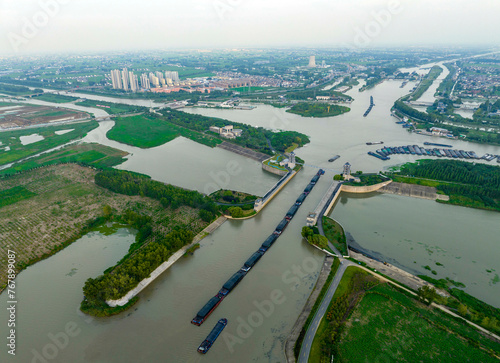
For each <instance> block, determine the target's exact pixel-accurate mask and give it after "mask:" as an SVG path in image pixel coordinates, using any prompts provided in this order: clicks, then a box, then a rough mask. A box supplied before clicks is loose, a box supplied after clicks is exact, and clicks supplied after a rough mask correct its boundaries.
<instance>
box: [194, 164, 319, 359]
mask: <svg viewBox="0 0 500 363" xmlns="http://www.w3.org/2000/svg"><path fill="white" fill-rule="evenodd" d="M323 174H325V171H324V170H323V169H320V170H319V171H318V172H317V174H316V175H315V176H314V177H313V178H312V179H311V181H310V182H309V184H308V185H307V187H306V188H305V189H304V192H303V193H302V194H301V195H300V196H299V197H298V198H297V200H296V201H295V203H294V204H293V205H292V206H291V207H290V209H289V210H288V212H287V213H286V215H285V218H284V219H283V220H282V221H281V222H280V223H279V224H278V225H277V226H276V228H275V230H274V231H273V233H272V234H271V235H270V236H269V237H267V238H266V240H265V241H264V243H262V245H261V246H260V248H259V250H258V251H256V252H254V253H253V254H252V255H251V256H250V258H248V260H246V262H245V263H244V264H243V266H242V267H241V268H240V269H239V270H238V271H237V272H236V273H235V274H234V275H233V276H231V278H230V279H229V280H227V281H226V283H225V284H224V285H223V286H222V288H221V289H220V290H219V292H218V293H217V295H215V296H214V297H212V298H211V299H210V300H209V301H208V302H207V303H206V304H205V306H203V307H202V308H201V310H200V311H198V313H197V314H196V316H195V317H194V318H193V320H191V324H194V325H197V326H200V325H201V324H203V322H204V321H205V320H206V319H207V318H208V317H209V316H210V314H212V312H213V311H214V310H215V309H216V308H217V306H219V304H220V303H221V302H222V300H224V298H226V296H227V295H229V293H231V291H233V290H234V288H235V287H236V286H237V285H238V284H239V283H240V282H241V280H243V278H244V277H245V276H246V275H247V273H248V272H249V271H250V270H251V269H252V268H253V267H254V266H255V265H256V264H257V262H259V260H260V259H261V258H262V256H263V255H264V254H265V253H266V252H267V250H269V248H271V246H272V245H273V244H274V243H275V242H276V240H277V239H278V238H279V237H280V235H281V234H282V233H283V231H284V230H285V228H286V227H287V226H288V224H289V223H290V221H291V220H292V219H293V217H294V216H295V214H296V213H297V211H298V210H299V208H300V206H301V205H302V203H303V202H304V200H305V199H306V198H307V195H308V194H309V193H310V192H311V190H312V189H313V188H314V186H315V185H316V182H317V181H318V180H319V178H320V177H321V175H323ZM222 320H225V319H222ZM219 322H221V320H219ZM226 322H227V321H226ZM216 327H217V326H216ZM214 330H215V328H214ZM214 330H212V333H213V332H214ZM221 331H222V329H221ZM212 333H210V334H209V336H208V337H207V339H206V340H205V341H204V342H203V343H202V345H200V348H198V351H199V352H200V353H206V352H207V351H208V349H210V346H211V343H210V341H211V342H212V343H213V341H215V339H217V336H218V334H217V336H215V338H214V337H213V336H212ZM219 334H220V332H219ZM209 337H211V338H212V339H211V340H209V339H208V338H209ZM205 342H207V343H205ZM204 344H205V345H204ZM202 347H203V350H201V351H200V349H201V348H202ZM207 347H208V348H207Z"/></svg>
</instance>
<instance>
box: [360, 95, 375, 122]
mask: <svg viewBox="0 0 500 363" xmlns="http://www.w3.org/2000/svg"><path fill="white" fill-rule="evenodd" d="M373 106H375V104H374V103H373V96H370V106H369V107H368V110H366V112H365V114H364V115H363V117H366V116H368V114H369V113H370V112H371V110H372V108H373Z"/></svg>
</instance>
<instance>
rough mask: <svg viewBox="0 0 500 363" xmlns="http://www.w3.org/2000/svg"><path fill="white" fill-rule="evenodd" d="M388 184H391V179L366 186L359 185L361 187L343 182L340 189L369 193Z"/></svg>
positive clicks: (348, 191) (349, 191) (347, 191)
mask: <svg viewBox="0 0 500 363" xmlns="http://www.w3.org/2000/svg"><path fill="white" fill-rule="evenodd" d="M390 184H392V180H388V181H386V182H383V183H378V184H375V185H367V186H361V187H357V186H353V185H345V184H343V185H342V191H343V192H346V193H371V192H376V191H379V190H381V189H383V188H385V187H386V186H388V185H390Z"/></svg>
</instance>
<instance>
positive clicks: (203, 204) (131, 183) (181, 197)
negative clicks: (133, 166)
mask: <svg viewBox="0 0 500 363" xmlns="http://www.w3.org/2000/svg"><path fill="white" fill-rule="evenodd" d="M95 183H96V184H97V185H99V186H101V187H103V188H106V189H109V190H111V191H112V192H115V193H120V194H125V195H141V196H146V197H150V198H152V199H156V200H158V201H160V203H161V204H162V205H163V206H164V207H165V208H166V207H171V208H172V209H177V208H179V207H180V206H183V205H185V206H188V207H192V208H198V209H200V217H201V218H202V219H203V220H204V221H205V222H210V221H212V220H213V219H214V218H215V216H216V215H217V213H218V207H217V205H216V204H215V203H214V202H213V201H212V199H211V198H209V197H206V196H204V195H203V194H201V193H199V192H197V191H194V190H187V189H182V188H179V187H176V186H173V185H170V184H164V183H161V182H158V181H155V180H151V179H150V178H149V177H147V176H145V175H141V174H137V173H131V172H128V171H124V170H115V169H111V170H105V171H101V172H99V173H97V174H96V176H95Z"/></svg>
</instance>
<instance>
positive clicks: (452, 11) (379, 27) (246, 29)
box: [0, 0, 500, 54]
mask: <svg viewBox="0 0 500 363" xmlns="http://www.w3.org/2000/svg"><path fill="white" fill-rule="evenodd" d="M499 15H500V1H499V0H302V1H298V0H175V1H174V0H142V1H139V0H135V1H132V0H0V29H1V35H0V53H1V54H15V53H16V52H19V53H25V52H43V51H49V52H58V51H65V50H66V51H72V52H73V51H82V52H85V51H102V50H120V49H130V50H134V49H167V48H211V47H227V48H236V47H270V46H312V47H314V46H338V45H344V46H354V47H360V46H370V47H372V46H386V45H427V44H450V45H455V44H468V45H471V44H478V45H483V44H497V45H500V21H499V19H498V16H499Z"/></svg>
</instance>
